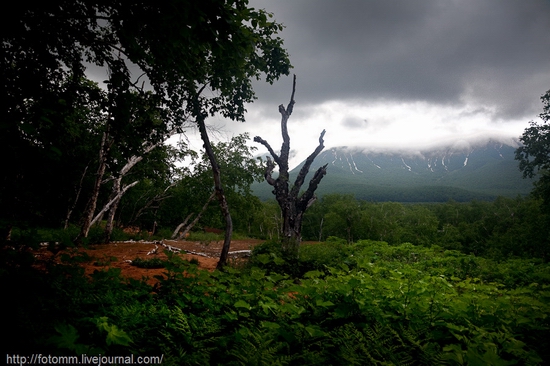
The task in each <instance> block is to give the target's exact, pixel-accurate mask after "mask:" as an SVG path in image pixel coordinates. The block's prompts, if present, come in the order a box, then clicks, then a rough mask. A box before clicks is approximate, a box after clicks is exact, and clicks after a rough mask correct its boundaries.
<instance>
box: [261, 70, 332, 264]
mask: <svg viewBox="0 0 550 366" xmlns="http://www.w3.org/2000/svg"><path fill="white" fill-rule="evenodd" d="M295 92H296V75H294V79H293V83H292V95H291V97H290V102H289V103H288V106H287V107H286V109H285V107H284V106H283V105H282V104H281V105H280V106H279V113H281V133H282V136H283V144H282V146H281V152H280V154H279V155H277V154H276V153H275V151H273V149H272V148H271V146H270V145H269V143H268V142H267V141H266V140H264V139H262V138H261V137H260V136H256V137H254V141H256V142H258V143H260V144H262V145H264V146H265V147H266V148H267V150H268V151H269V153H270V154H271V156H272V157H273V160H271V158H270V157H269V156H268V157H267V164H266V168H265V173H264V176H265V179H266V181H267V183H269V184H270V185H271V186H273V194H274V195H275V199H276V200H277V202H278V203H279V206H280V208H281V213H282V216H283V226H282V235H283V242H282V249H283V252H285V253H286V254H287V255H290V256H297V255H298V248H299V247H300V241H301V232H302V220H303V217H304V213H305V212H306V210H307V209H308V208H309V207H310V206H311V205H312V204H313V203H314V202H315V200H316V199H317V197H316V196H315V190H316V189H317V187H318V185H319V183H320V182H321V179H323V177H324V176H325V174H326V173H327V165H328V164H325V165H323V166H322V167H320V168H319V169H317V171H316V172H315V174H314V175H313V178H312V179H311V180H310V182H309V186H308V188H307V189H306V191H305V192H303V193H300V189H301V188H302V185H303V184H304V181H305V178H306V176H307V174H308V172H309V168H310V167H311V164H312V163H313V161H314V160H315V158H316V157H317V155H319V153H320V152H321V151H322V150H323V149H324V148H325V146H324V145H323V143H324V140H323V137H324V136H325V130H323V132H321V135H320V136H319V145H318V146H317V148H316V149H315V150H314V151H313V152H312V153H311V155H309V156H308V158H307V159H306V161H305V163H304V165H303V166H302V168H301V169H300V172H299V173H298V176H297V177H296V180H295V181H294V184H293V185H292V186H290V184H289V182H290V177H289V167H288V157H289V153H290V136H289V135H288V128H287V124H288V119H289V118H290V115H291V114H292V110H293V109H294V103H295V102H294V93H295ZM275 165H277V166H278V167H279V175H278V176H277V178H273V170H274V169H275Z"/></svg>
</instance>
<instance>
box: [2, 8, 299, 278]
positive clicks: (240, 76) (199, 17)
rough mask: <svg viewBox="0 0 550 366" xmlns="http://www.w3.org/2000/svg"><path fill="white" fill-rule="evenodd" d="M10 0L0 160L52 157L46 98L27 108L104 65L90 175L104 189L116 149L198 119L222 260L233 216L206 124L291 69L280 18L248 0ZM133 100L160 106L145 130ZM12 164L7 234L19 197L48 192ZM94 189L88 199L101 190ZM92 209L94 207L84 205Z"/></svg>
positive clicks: (239, 107) (238, 117) (5, 185)
mask: <svg viewBox="0 0 550 366" xmlns="http://www.w3.org/2000/svg"><path fill="white" fill-rule="evenodd" d="M13 5H14V6H13V7H10V10H9V11H8V10H6V11H8V12H7V13H6V14H7V16H6V17H5V18H6V26H5V27H4V28H5V29H6V31H5V32H3V33H2V43H0V50H1V52H0V54H1V55H2V56H0V66H1V67H0V82H1V83H2V85H3V86H4V88H2V90H1V91H0V94H2V98H1V99H2V100H3V101H4V103H5V104H7V108H4V109H5V116H4V117H5V118H3V120H2V121H0V129H1V130H2V131H3V133H2V134H0V141H1V142H5V143H6V144H0V145H5V146H6V147H5V148H4V147H2V146H0V152H6V154H0V162H2V163H4V162H6V160H8V157H9V156H10V154H9V152H11V151H12V150H14V151H15V150H17V151H19V150H21V151H23V150H24V151H25V152H31V153H34V152H35V151H37V152H36V155H41V156H48V155H52V154H56V152H57V151H58V150H59V149H58V148H57V147H56V146H55V145H54V146H47V144H44V143H43V142H42V141H41V139H42V136H43V132H42V131H43V130H44V128H43V125H44V124H45V122H47V123H50V122H49V121H51V120H52V118H48V117H49V116H48V115H46V112H48V111H49V108H48V105H47V104H44V107H43V108H42V109H41V110H40V111H39V113H34V114H30V113H28V112H27V111H28V110H29V105H31V106H33V105H41V104H40V103H39V102H40V101H41V100H43V99H45V97H47V96H51V95H53V96H54V97H56V98H54V99H55V100H59V99H61V98H57V94H58V90H57V89H58V88H57V87H56V86H57V85H58V84H59V83H60V80H63V79H64V78H66V77H65V76H67V77H71V78H72V79H75V80H80V79H83V78H85V77H86V69H87V68H90V67H91V68H94V67H95V68H99V69H107V70H109V73H108V76H107V86H108V92H107V99H106V100H105V102H103V101H102V100H101V103H100V104H101V106H102V109H103V110H102V113H100V116H103V117H104V119H105V120H104V121H102V126H104V131H103V132H104V133H105V134H104V135H105V143H103V144H102V151H101V153H100V154H99V160H100V161H99V163H98V164H96V165H97V166H98V167H97V169H92V168H90V169H87V172H91V171H94V170H95V171H96V179H95V181H96V186H99V185H100V183H101V182H102V181H103V180H104V179H103V175H104V173H105V170H106V169H107V166H106V163H103V161H104V160H105V159H107V157H110V156H111V155H112V149H114V148H116V147H118V148H119V149H121V148H122V147H123V146H125V144H127V143H130V144H129V146H128V149H127V150H128V152H127V154H125V156H126V158H131V157H132V156H134V155H135V156H140V155H142V153H143V152H144V150H145V149H146V148H147V146H152V145H154V144H156V143H158V141H161V140H164V138H165V137H166V135H167V134H168V133H169V132H170V131H172V130H174V129H175V130H177V131H178V132H180V131H182V130H183V128H184V127H186V126H189V125H191V124H192V125H195V126H196V127H197V128H198V130H199V131H200V136H201V138H202V139H203V142H204V148H205V151H206V152H207V154H208V156H209V158H210V161H211V164H212V172H213V180H214V186H215V191H216V197H217V198H218V200H219V202H220V206H221V208H222V212H223V216H224V217H225V222H226V235H225V239H224V247H223V250H222V255H221V257H220V267H221V266H223V264H225V262H226V259H227V252H228V250H229V244H230V240H231V231H232V230H231V228H232V223H231V216H230V214H229V208H228V205H227V200H226V198H225V195H224V191H223V185H222V181H221V173H220V169H219V164H218V162H217V160H216V157H215V155H214V152H213V150H212V146H211V143H210V140H209V138H208V134H207V128H206V123H207V119H208V118H209V117H211V116H213V115H221V116H223V117H226V118H229V119H232V120H235V121H244V114H245V111H246V110H245V106H246V103H249V102H252V101H253V99H254V98H255V95H254V90H253V88H252V80H253V79H260V78H265V80H266V81H267V82H270V83H272V82H273V81H274V80H276V79H278V78H279V76H280V75H288V72H289V68H290V62H289V59H288V54H287V52H286V50H285V49H284V48H283V41H282V39H281V38H280V37H277V34H278V33H279V32H280V31H281V30H282V25H281V24H279V23H277V22H275V21H272V20H271V19H270V18H271V17H272V16H271V14H269V13H267V12H266V11H264V10H256V9H254V8H251V7H249V6H248V5H249V4H248V0H203V1H194V0H165V1H152V0H144V1H138V2H125V1H121V0H113V1H109V2H105V1H100V0H51V1H46V2H41V3H40V4H38V5H36V6H28V4H26V3H25V4H23V3H21V4H19V3H18V4H13ZM144 86H145V90H144ZM145 91H148V93H146V92H145ZM135 96H137V97H140V98H141V100H142V101H144V100H145V99H144V98H145V97H147V96H150V97H151V98H150V99H149V100H150V101H151V102H152V103H151V104H150V105H149V104H147V103H133V99H134V97H135ZM98 100H99V99H97V100H96V101H98ZM69 102H70V100H69V101H68V102H64V103H63V104H64V105H68V107H67V108H68V109H69V112H73V110H75V109H78V108H77V107H79V106H78V105H77V106H75V107H74V108H73V107H72V105H71V103H69ZM136 105H137V106H138V107H139V106H141V107H142V106H147V107H148V108H150V109H151V111H154V113H152V117H154V118H147V119H146V120H145V121H144V122H146V123H143V124H142V125H140V128H139V129H135V128H133V124H132V123H131V122H132V121H134V120H135V119H134V118H133V111H134V110H135V108H132V107H135V106H136ZM140 115H141V114H140ZM62 117H63V116H62ZM81 119H82V121H85V120H86V119H85V118H81ZM26 120H29V121H28V123H22V121H23V122H27V121H26ZM79 123H84V122H80V120H79ZM138 133H139V135H138ZM136 136H139V137H141V138H139V139H138V138H135V137H136ZM144 142H145V144H144ZM12 147H13V149H12ZM21 155H23V154H21ZM28 155H30V154H28ZM111 160H113V159H111ZM105 161H106V160H105ZM124 161H127V160H124ZM14 165H15V166H14ZM103 165H105V167H104V166H103ZM10 167H13V169H12V170H13V173H12V172H10V173H11V174H10V175H9V177H8V178H7V179H6V178H4V179H0V203H4V202H8V203H9V204H10V207H7V208H5V209H3V210H1V209H0V229H1V227H6V228H9V227H10V225H12V224H16V223H17V222H16V221H17V220H16V219H15V218H11V217H10V214H9V213H10V211H12V208H17V207H21V206H23V205H21V204H18V202H21V201H22V199H23V197H24V196H28V195H32V196H33V198H34V197H35V196H37V197H39V196H40V195H41V191H38V192H36V191H32V192H28V191H27V190H24V191H21V190H20V189H18V187H20V186H22V185H21V182H20V181H21V180H24V179H25V175H24V174H19V170H18V169H19V168H18V166H17V164H10ZM119 175H120V174H119ZM95 189H96V188H94V189H93V190H92V193H93V194H91V195H90V196H92V197H94V196H95V193H94V190H95ZM114 191H115V192H118V186H117V187H115V189H114ZM14 193H15V194H14ZM12 196H14V197H16V199H11V198H10V197H12ZM116 197H117V196H116V195H115V196H114V198H115V199H116ZM92 201H93V200H92ZM0 206H1V205H0ZM93 210H95V206H94V205H93V204H92V205H90V207H89V209H87V210H85V211H86V212H87V213H89V212H92V211H93ZM4 213H5V215H3V214H4ZM27 215H28V214H27ZM4 216H5V217H4ZM84 216H85V220H84V223H83V225H82V228H83V230H81V231H82V232H83V234H86V228H87V227H88V224H89V221H91V220H90V217H91V216H92V215H91V214H86V215H84Z"/></svg>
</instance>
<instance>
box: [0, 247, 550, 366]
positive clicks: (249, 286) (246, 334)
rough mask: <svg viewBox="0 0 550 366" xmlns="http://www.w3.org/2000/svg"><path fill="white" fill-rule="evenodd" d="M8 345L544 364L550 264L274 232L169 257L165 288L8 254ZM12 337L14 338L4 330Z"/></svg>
mask: <svg viewBox="0 0 550 366" xmlns="http://www.w3.org/2000/svg"><path fill="white" fill-rule="evenodd" d="M0 254H1V256H2V258H1V260H2V264H3V265H2V267H1V268H2V269H1V270H0V283H1V286H2V288H1V289H0V291H2V293H3V294H5V295H6V296H5V300H4V301H3V303H4V309H5V314H10V316H6V317H5V322H4V327H3V332H4V333H5V334H6V337H4V338H5V339H7V340H6V341H5V344H4V345H5V347H6V349H7V350H8V352H10V353H16V352H18V353H20V354H30V353H36V352H43V353H46V352H47V353H48V354H52V355H54V354H57V355H68V354H82V353H86V354H87V355H93V354H103V355H120V354H129V353H133V354H136V355H146V354H147V355H159V354H163V355H164V362H163V364H166V365H187V364H194V365H196V364H200V365H207V364H228V365H251V364H254V365H257V364H266V365H267V364H268V365H307V364H310V365H317V364H327V365H390V364H393V365H438V364H446V365H511V364H524V365H538V364H543V363H544V362H545V361H546V362H548V361H549V360H550V355H549V351H548V350H549V349H550V322H549V319H548V314H549V310H550V306H549V303H550V291H549V290H548V289H549V286H550V281H549V278H550V277H549V274H550V267H549V265H548V264H544V263H542V262H540V261H536V260H526V259H521V260H520V259H514V260H509V261H501V262H496V261H491V260H488V259H484V258H480V257H475V256H472V255H464V254H461V253H459V252H456V251H449V250H444V249H442V248H439V247H436V246H434V247H432V248H426V247H418V246H414V245H412V244H402V245H399V246H390V245H388V244H386V243H384V242H375V241H360V242H357V243H355V244H347V243H345V242H343V241H339V240H337V239H331V240H330V241H328V242H326V243H322V244H318V245H315V244H312V245H304V246H303V247H302V248H301V251H300V254H299V258H298V259H293V260H292V261H290V260H289V259H288V258H284V255H282V254H281V253H280V251H278V249H277V243H275V242H268V243H266V244H264V245H261V246H259V247H257V248H256V249H255V250H254V253H253V256H252V258H251V259H250V262H249V265H248V266H246V267H243V268H239V269H236V268H231V267H227V268H226V270H225V271H223V272H222V271H214V272H207V271H202V270H199V269H198V267H197V265H196V264H193V263H190V262H187V261H184V260H182V258H181V257H180V256H178V255H177V254H171V253H169V255H168V259H167V260H166V261H165V263H164V268H165V275H164V276H159V277H158V281H159V282H158V284H157V285H155V286H150V285H148V284H147V283H145V282H142V281H137V280H130V279H124V278H122V277H121V276H120V271H119V270H116V269H109V270H106V271H96V272H95V273H94V274H93V275H92V278H91V279H90V278H88V277H86V276H85V275H84V273H83V270H82V269H81V268H80V267H79V266H78V263H77V262H78V261H79V260H86V258H80V259H78V258H77V259H75V258H67V260H66V261H65V262H64V263H63V264H58V265H54V264H53V263H51V264H49V265H48V267H47V268H45V269H37V268H35V267H33V266H32V264H33V259H32V257H30V256H29V254H28V253H25V252H18V251H14V250H2V251H1V252H0ZM8 335H9V336H8Z"/></svg>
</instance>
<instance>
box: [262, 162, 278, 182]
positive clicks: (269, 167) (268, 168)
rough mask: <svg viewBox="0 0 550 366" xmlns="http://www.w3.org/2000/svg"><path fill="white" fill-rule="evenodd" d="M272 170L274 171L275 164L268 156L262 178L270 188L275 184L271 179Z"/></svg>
mask: <svg viewBox="0 0 550 366" xmlns="http://www.w3.org/2000/svg"><path fill="white" fill-rule="evenodd" d="M273 169H275V163H274V162H273V160H271V159H270V158H269V156H268V157H267V165H266V167H265V173H264V177H265V180H266V181H267V183H269V184H270V185H272V186H274V185H275V182H276V181H275V179H273V176H272V174H273Z"/></svg>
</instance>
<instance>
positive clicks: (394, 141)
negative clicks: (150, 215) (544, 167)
mask: <svg viewBox="0 0 550 366" xmlns="http://www.w3.org/2000/svg"><path fill="white" fill-rule="evenodd" d="M250 6H252V7H255V8H263V9H266V10H267V11H269V12H271V13H273V14H274V19H275V20H276V21H278V22H280V23H283V24H284V25H285V29H284V30H283V32H282V33H281V37H282V38H283V39H284V42H285V46H286V48H287V49H288V51H289V53H290V59H291V62H292V64H293V66H294V69H293V70H292V72H293V73H295V74H296V75H297V78H298V84H297V91H296V98H295V99H296V106H295V112H294V114H293V116H292V117H291V120H290V122H289V129H290V133H291V138H292V137H293V136H294V140H293V142H292V146H293V148H294V149H295V150H296V151H295V152H296V154H297V156H296V162H298V161H300V160H303V159H304V158H305V157H307V155H308V154H309V153H310V152H311V150H312V149H313V148H314V147H315V146H316V144H317V141H318V136H319V133H320V132H321V131H322V129H326V130H327V134H326V136H325V145H326V146H327V147H332V146H341V145H347V146H361V147H365V148H394V147H399V148H402V149H406V148H411V149H412V148H414V149H422V148H425V147H427V146H430V145H436V144H441V143H455V142H456V143H461V144H463V143H464V141H467V142H469V141H472V140H475V139H479V138H483V137H486V136H494V137H499V138H502V139H505V140H510V139H511V138H517V137H519V136H520V135H521V133H522V132H523V130H524V129H525V128H526V127H527V126H528V123H529V121H530V120H532V119H536V117H537V115H538V114H539V113H540V112H541V111H542V104H541V101H540V96H541V95H542V94H544V93H545V92H546V91H547V90H549V89H550V1H548V0H527V1H518V0H444V1H443V0H422V1H409V0H398V1H393V0H375V1H373V0H369V1H366V0H365V1H360V0H353V1H352V0H338V1H336V0H330V1H329V0H325V1H323V0H277V1H273V0H271V1H269V0H250ZM255 85H256V91H257V96H258V100H257V101H256V102H255V103H254V104H251V105H250V106H249V108H248V110H249V113H248V116H247V122H246V123H244V124H235V123H234V122H225V121H223V120H215V119H214V120H213V121H212V123H213V124H214V125H217V126H225V127H224V128H225V130H227V131H228V134H231V133H239V132H244V131H248V132H250V134H251V135H252V137H253V136H255V135H256V134H259V135H261V136H262V137H264V138H266V139H267V140H269V141H270V142H271V144H272V146H273V147H274V148H278V147H279V146H280V141H281V139H280V129H279V122H280V115H279V114H278V111H277V106H278V105H279V104H281V103H284V104H286V103H288V100H289V97H290V92H291V86H292V79H291V77H283V78H282V79H281V80H280V81H278V82H277V83H275V84H274V85H269V84H267V83H256V84H255Z"/></svg>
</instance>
